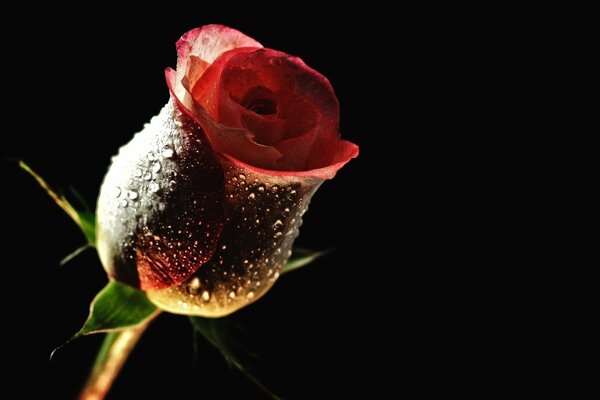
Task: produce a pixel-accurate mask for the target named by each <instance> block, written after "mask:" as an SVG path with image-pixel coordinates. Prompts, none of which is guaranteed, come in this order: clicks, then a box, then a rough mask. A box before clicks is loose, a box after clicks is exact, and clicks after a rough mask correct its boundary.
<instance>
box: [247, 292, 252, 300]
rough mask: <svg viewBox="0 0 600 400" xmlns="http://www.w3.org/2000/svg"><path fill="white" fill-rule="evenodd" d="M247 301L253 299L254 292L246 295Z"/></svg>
mask: <svg viewBox="0 0 600 400" xmlns="http://www.w3.org/2000/svg"><path fill="white" fill-rule="evenodd" d="M246 298H247V299H253V298H254V292H248V294H247V295H246Z"/></svg>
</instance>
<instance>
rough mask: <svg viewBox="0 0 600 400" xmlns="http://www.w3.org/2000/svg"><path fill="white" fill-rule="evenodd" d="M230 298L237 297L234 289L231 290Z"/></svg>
mask: <svg viewBox="0 0 600 400" xmlns="http://www.w3.org/2000/svg"><path fill="white" fill-rule="evenodd" d="M229 298H230V299H235V292H234V291H233V290H232V291H231V292H229Z"/></svg>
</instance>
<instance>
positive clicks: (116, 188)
mask: <svg viewBox="0 0 600 400" xmlns="http://www.w3.org/2000/svg"><path fill="white" fill-rule="evenodd" d="M120 195H121V188H120V187H118V186H117V187H115V197H116V198H118V197H119V196H120Z"/></svg>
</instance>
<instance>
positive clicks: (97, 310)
mask: <svg viewBox="0 0 600 400" xmlns="http://www.w3.org/2000/svg"><path fill="white" fill-rule="evenodd" d="M159 313H160V310H158V309H157V308H156V306H155V305H154V304H152V303H151V302H150V300H148V298H147V297H146V295H145V294H144V292H140V291H139V290H137V289H134V288H132V287H130V286H127V285H124V284H122V283H119V282H115V281H110V282H109V283H108V285H106V286H105V287H104V289H102V290H101V291H100V293H98V294H97V295H96V297H94V300H92V304H91V305H90V315H89V316H88V318H87V320H86V321H85V323H84V324H83V327H82V328H81V329H80V330H79V332H77V333H76V334H75V335H73V337H72V338H71V339H69V340H68V341H67V342H66V343H64V344H63V345H61V346H59V347H57V348H56V349H54V350H53V351H52V353H51V354H50V359H52V357H53V356H54V354H55V353H56V352H57V351H58V350H60V349H62V348H63V347H65V346H66V345H67V344H69V343H71V342H72V341H73V340H75V339H77V338H80V337H82V336H85V335H91V334H94V333H100V332H118V331H122V330H125V329H128V328H132V327H134V326H138V325H140V324H142V323H145V322H147V321H148V320H149V319H151V318H154V317H155V316H157V315H158V314H159Z"/></svg>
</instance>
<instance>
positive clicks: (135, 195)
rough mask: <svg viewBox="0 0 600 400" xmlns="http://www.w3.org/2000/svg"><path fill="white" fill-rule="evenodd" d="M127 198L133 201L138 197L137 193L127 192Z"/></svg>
mask: <svg viewBox="0 0 600 400" xmlns="http://www.w3.org/2000/svg"><path fill="white" fill-rule="evenodd" d="M127 197H129V198H130V199H131V200H135V199H137V197H138V194H137V192H134V191H133V190H129V191H128V192H127Z"/></svg>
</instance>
